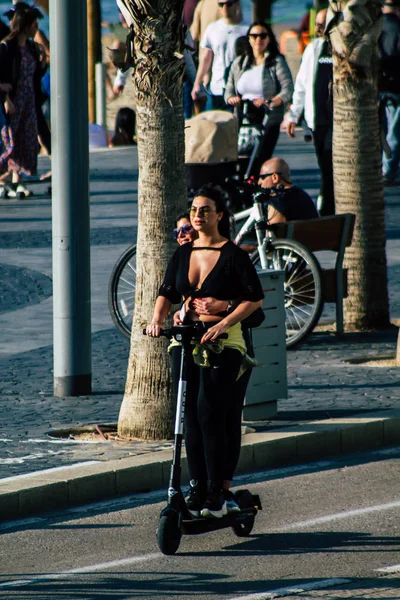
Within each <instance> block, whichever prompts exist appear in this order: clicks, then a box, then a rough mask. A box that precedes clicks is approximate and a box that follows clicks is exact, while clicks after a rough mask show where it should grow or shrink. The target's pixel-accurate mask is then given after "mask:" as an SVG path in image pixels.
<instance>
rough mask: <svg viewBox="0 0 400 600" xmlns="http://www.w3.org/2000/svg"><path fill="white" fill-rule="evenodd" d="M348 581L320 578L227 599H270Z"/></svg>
mask: <svg viewBox="0 0 400 600" xmlns="http://www.w3.org/2000/svg"><path fill="white" fill-rule="evenodd" d="M350 581H351V579H322V581H310V582H309V583H301V584H300V585H291V586H289V587H283V588H277V589H276V590H270V591H269V592H257V593H255V594H249V595H248V596H235V597H234V598H229V600H272V599H273V598H284V597H285V596H293V594H302V593H304V592H311V591H312V590H322V589H325V588H331V587H335V586H337V585H343V584H345V583H350Z"/></svg>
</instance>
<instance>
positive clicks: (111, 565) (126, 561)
mask: <svg viewBox="0 0 400 600" xmlns="http://www.w3.org/2000/svg"><path fill="white" fill-rule="evenodd" d="M160 556H162V554H161V553H160V552H157V553H154V554H144V555H143V556H131V557H129V558H122V559H121V560H112V561H110V562H106V563H98V564H96V565H90V566H88V567H80V568H78V569H70V570H69V571H60V572H59V573H46V574H43V575H35V576H34V577H30V578H29V579H16V580H14V581H5V582H4V583H0V588H10V587H21V586H23V585H29V584H32V583H39V582H40V581H49V580H55V579H64V578H67V577H69V576H70V575H82V574H85V573H93V572H94V571H106V570H108V569H115V568H117V567H125V566H127V565H133V564H135V563H141V562H146V561H148V560H155V559H156V558H160Z"/></svg>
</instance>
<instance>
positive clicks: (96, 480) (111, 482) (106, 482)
mask: <svg viewBox="0 0 400 600" xmlns="http://www.w3.org/2000/svg"><path fill="white" fill-rule="evenodd" d="M116 495H117V485H116V475H115V471H105V472H103V473H96V474H94V473H93V474H91V475H90V476H88V475H79V476H78V477H75V478H74V479H70V480H69V481H68V482H67V497H68V505H69V506H76V505H78V504H87V503H89V502H96V501H97V500H103V499H105V498H113V497H114V496H116Z"/></svg>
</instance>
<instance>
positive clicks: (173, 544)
mask: <svg viewBox="0 0 400 600" xmlns="http://www.w3.org/2000/svg"><path fill="white" fill-rule="evenodd" d="M181 537H182V531H181V528H180V526H179V514H178V513H176V514H173V513H169V514H167V515H163V516H161V517H160V522H159V524H158V528H157V543H158V547H159V548H160V551H161V552H162V553H163V554H167V555H171V554H175V552H176V551H177V550H178V548H179V544H180V543H181Z"/></svg>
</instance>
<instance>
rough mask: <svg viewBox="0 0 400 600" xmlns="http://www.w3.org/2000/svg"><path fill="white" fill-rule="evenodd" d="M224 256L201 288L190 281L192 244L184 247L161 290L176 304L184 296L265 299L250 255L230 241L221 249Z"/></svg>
mask: <svg viewBox="0 0 400 600" xmlns="http://www.w3.org/2000/svg"><path fill="white" fill-rule="evenodd" d="M216 251H218V252H219V253H220V256H219V258H218V260H217V263H216V265H215V266H214V268H213V269H212V270H211V271H210V273H209V274H208V275H207V277H206V278H205V280H204V281H203V284H202V286H201V287H200V288H197V289H196V288H194V287H193V286H192V285H191V284H190V282H189V262H190V255H191V252H192V243H189V244H184V245H183V246H180V247H179V248H178V249H177V250H176V252H175V254H174V255H173V257H172V258H171V260H170V262H169V265H168V267H167V271H166V273H165V277H164V281H163V283H162V285H161V287H160V290H159V292H158V294H159V296H164V297H165V298H167V299H168V300H169V301H170V302H172V304H178V303H179V302H181V300H182V299H184V300H186V298H188V297H189V296H190V297H191V298H207V297H212V298H217V299H218V300H235V299H237V298H241V300H242V301H243V300H248V301H250V302H257V301H258V300H262V299H263V298H264V294H263V291H262V288H261V283H260V280H259V278H258V276H257V273H256V270H255V268H254V265H253V264H252V262H251V260H250V258H249V256H248V254H247V253H246V252H244V250H242V249H241V248H239V247H238V246H236V245H235V244H234V243H233V242H231V241H228V242H226V244H224V245H223V246H221V248H219V249H218V250H216Z"/></svg>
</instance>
